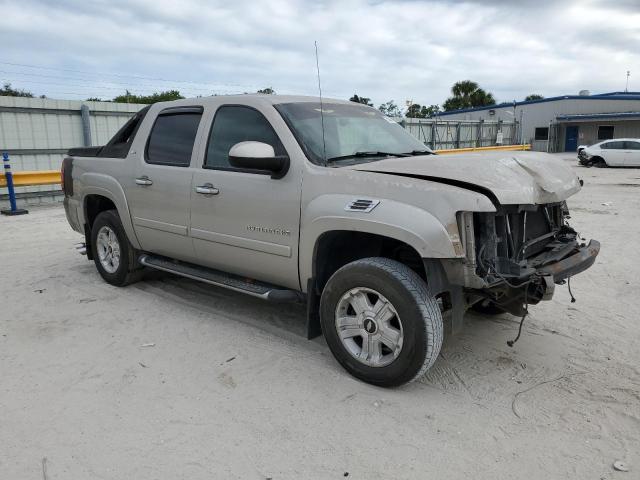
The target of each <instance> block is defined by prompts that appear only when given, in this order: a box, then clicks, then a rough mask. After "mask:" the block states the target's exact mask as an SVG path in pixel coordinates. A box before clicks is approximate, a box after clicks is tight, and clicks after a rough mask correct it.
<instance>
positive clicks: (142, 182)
mask: <svg viewBox="0 0 640 480" xmlns="http://www.w3.org/2000/svg"><path fill="white" fill-rule="evenodd" d="M136 185H153V182H152V181H151V180H149V177H147V176H146V175H145V176H144V177H139V178H136Z"/></svg>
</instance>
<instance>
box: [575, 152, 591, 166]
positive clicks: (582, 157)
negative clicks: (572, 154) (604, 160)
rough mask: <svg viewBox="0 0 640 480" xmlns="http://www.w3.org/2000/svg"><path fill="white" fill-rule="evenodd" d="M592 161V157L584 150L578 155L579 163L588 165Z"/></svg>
mask: <svg viewBox="0 0 640 480" xmlns="http://www.w3.org/2000/svg"><path fill="white" fill-rule="evenodd" d="M590 159H591V155H589V154H587V153H585V151H584V150H580V152H579V153H578V163H580V164H581V165H584V164H585V163H588V162H589V160H590Z"/></svg>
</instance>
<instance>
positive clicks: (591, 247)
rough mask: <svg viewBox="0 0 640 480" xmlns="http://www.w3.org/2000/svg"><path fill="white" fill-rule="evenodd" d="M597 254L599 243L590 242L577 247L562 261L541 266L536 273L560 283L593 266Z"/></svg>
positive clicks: (595, 241)
mask: <svg viewBox="0 0 640 480" xmlns="http://www.w3.org/2000/svg"><path fill="white" fill-rule="evenodd" d="M598 253H600V242H598V241H597V240H591V241H589V244H588V245H584V246H582V247H578V249H577V251H576V252H575V253H573V254H572V255H569V256H568V257H565V258H563V259H562V260H558V261H554V262H552V263H548V264H546V265H542V266H541V267H539V268H538V269H537V270H536V273H538V274H540V275H552V276H553V281H554V282H555V283H560V282H562V281H563V280H565V279H567V278H569V277H572V276H573V275H577V274H578V273H581V272H584V271H585V270H586V269H587V268H589V267H590V266H591V265H593V264H594V262H595V261H596V257H597V256H598Z"/></svg>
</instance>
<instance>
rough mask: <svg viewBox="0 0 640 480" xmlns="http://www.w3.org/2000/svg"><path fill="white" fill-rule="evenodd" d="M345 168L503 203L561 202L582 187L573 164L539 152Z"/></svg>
mask: <svg viewBox="0 0 640 480" xmlns="http://www.w3.org/2000/svg"><path fill="white" fill-rule="evenodd" d="M345 168H350V169H352V170H358V171H366V172H373V173H385V174H390V175H399V176H404V177H410V178H420V179H424V180H429V181H434V182H440V183H446V184H449V185H455V186H458V187H461V188H466V189H468V190H474V191H478V192H481V193H484V194H485V195H487V196H488V197H490V198H491V199H492V201H494V203H495V202H496V201H497V202H499V203H500V204H503V205H510V204H530V205H531V204H544V203H555V202H561V201H563V200H565V199H566V198H568V197H570V196H571V195H573V194H574V193H576V192H577V191H579V190H580V181H579V179H578V177H577V176H576V175H575V174H574V173H573V171H572V170H571V168H569V167H568V166H566V165H564V164H563V161H562V160H560V159H558V158H556V157H553V156H551V155H549V154H547V153H539V152H504V151H503V152H485V153H470V154H453V155H422V156H416V157H407V158H389V159H385V160H380V161H377V162H370V163H364V164H359V165H352V166H349V167H345Z"/></svg>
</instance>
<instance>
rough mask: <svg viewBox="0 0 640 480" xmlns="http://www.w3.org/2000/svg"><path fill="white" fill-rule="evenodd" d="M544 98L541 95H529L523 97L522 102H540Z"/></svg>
mask: <svg viewBox="0 0 640 480" xmlns="http://www.w3.org/2000/svg"><path fill="white" fill-rule="evenodd" d="M543 98H544V97H543V96H542V95H538V94H537V93H532V94H531V95H527V96H526V97H524V101H525V102H528V101H529V100H542V99H543Z"/></svg>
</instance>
